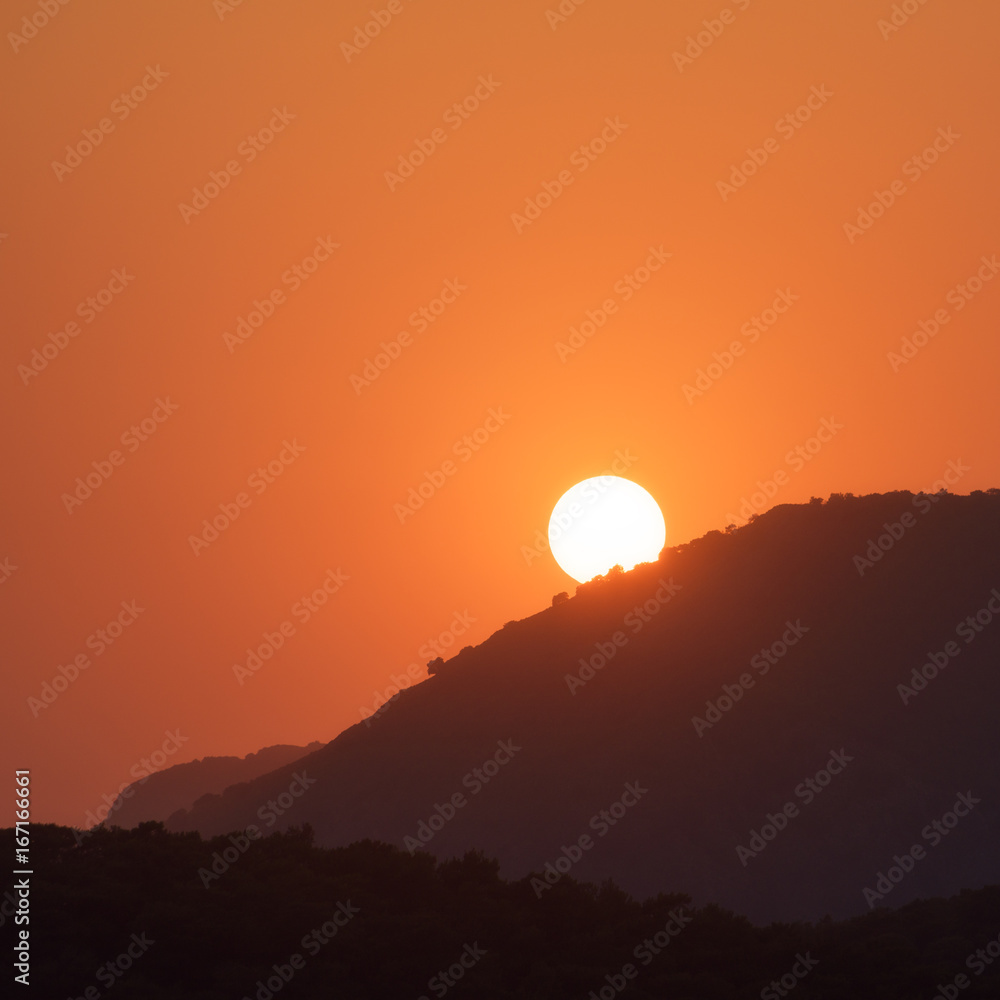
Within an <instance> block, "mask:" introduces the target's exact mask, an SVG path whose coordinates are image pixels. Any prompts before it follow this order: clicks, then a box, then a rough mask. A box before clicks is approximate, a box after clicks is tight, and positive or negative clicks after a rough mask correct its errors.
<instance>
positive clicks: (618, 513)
mask: <svg viewBox="0 0 1000 1000" xmlns="http://www.w3.org/2000/svg"><path fill="white" fill-rule="evenodd" d="M666 538H667V528H666V524H665V522H664V520H663V514H662V513H661V512H660V508H659V506H658V505H657V503H656V501H655V500H654V499H653V498H652V496H650V494H649V493H648V492H647V491H646V490H644V489H643V488H642V487H641V486H639V484H638V483H633V482H632V481H631V480H629V479H622V478H621V477H620V476H597V477H596V478H594V479H585V480H583V482H580V483H577V484H576V486H573V487H572V488H571V489H568V490H567V491H566V492H565V493H564V494H563V495H562V496H561V497H560V498H559V501H558V503H557V504H556V505H555V508H554V509H553V511H552V516H551V518H550V519H549V547H550V549H551V550H552V555H553V556H554V557H555V560H556V562H557V563H558V564H559V565H560V566H561V567H562V569H564V570H565V571H566V572H567V573H568V574H569V575H570V576H571V577H573V578H574V579H575V580H577V581H579V582H580V583H583V582H584V581H586V580H591V579H593V578H594V577H595V576H598V575H599V574H602V573H606V572H607V571H608V570H609V569H611V567H612V566H614V565H615V564H620V565H621V567H622V568H623V569H626V570H629V569H632V567H633V566H635V565H636V564H637V563H641V562H653V561H655V560H656V558H657V557H658V556H659V554H660V551H661V550H662V548H663V545H664V543H665V542H666Z"/></svg>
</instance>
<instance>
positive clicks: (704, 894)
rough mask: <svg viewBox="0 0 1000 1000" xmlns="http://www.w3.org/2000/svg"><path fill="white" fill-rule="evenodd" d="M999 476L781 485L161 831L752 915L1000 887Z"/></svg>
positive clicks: (858, 907) (811, 912)
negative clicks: (388, 853) (827, 488)
mask: <svg viewBox="0 0 1000 1000" xmlns="http://www.w3.org/2000/svg"><path fill="white" fill-rule="evenodd" d="M998 654H1000V491H997V490H991V491H989V492H988V493H982V492H978V491H977V492H976V493H973V494H972V495H970V496H954V495H949V494H945V493H941V494H934V495H928V494H916V495H914V494H911V493H908V492H897V493H890V494H884V495H871V496H866V497H852V496H850V495H847V496H841V495H836V494H835V495H834V496H832V497H831V498H830V499H829V500H828V501H826V502H822V501H820V500H818V499H816V500H814V501H813V502H812V503H809V504H802V505H787V504H786V505H781V506H778V507H775V508H773V509H772V510H770V511H768V512H767V513H766V514H764V515H762V516H760V517H757V518H755V519H754V520H752V521H751V522H750V523H748V524H746V525H745V526H743V527H741V528H731V529H730V530H728V531H727V533H725V534H723V533H721V532H718V531H713V532H709V533H708V534H707V535H706V536H704V537H703V538H700V539H697V540H695V541H693V542H691V543H689V544H686V545H680V546H677V547H674V548H669V549H665V550H664V552H663V553H662V555H661V557H660V560H659V561H658V562H657V563H655V564H647V565H644V566H640V567H637V568H636V569H635V570H633V571H632V572H629V573H624V574H622V573H619V574H614V573H612V574H609V575H608V577H607V578H605V579H602V580H597V581H593V582H591V583H589V584H585V585H583V586H581V587H579V588H577V594H576V596H575V597H573V598H571V599H569V600H566V601H562V602H561V603H554V604H553V606H552V607H550V608H547V609H546V610H544V611H542V612H540V613H538V614H536V615H534V616H532V617H530V618H527V619H525V620H523V621H519V622H508V624H507V625H506V626H504V628H502V629H501V630H500V631H498V632H496V633H494V634H493V635H492V636H491V637H490V638H489V639H487V640H486V641H485V642H483V643H482V644H481V645H479V646H477V647H475V648H469V649H466V650H463V651H462V652H461V653H460V654H459V655H457V656H455V657H454V658H452V659H451V660H449V661H447V662H446V663H444V664H443V665H441V666H440V667H439V669H438V672H437V673H436V674H435V676H433V677H431V678H430V679H429V680H428V681H426V682H424V683H421V684H419V685H416V686H414V687H413V688H411V689H409V690H407V691H405V692H403V694H402V695H400V696H399V698H398V699H397V700H396V701H394V702H393V703H390V705H389V706H388V708H386V709H385V710H384V712H383V713H382V714H381V715H379V716H377V717H375V718H372V719H369V720H367V724H366V723H359V724H358V725H355V726H353V727H351V728H350V729H348V730H347V731H345V732H344V733H342V734H341V735H340V736H339V737H338V738H337V739H336V740H334V741H333V742H332V743H330V744H328V745H326V746H324V747H322V748H321V749H319V750H317V751H316V752H315V753H312V754H311V755H309V756H308V757H305V758H303V759H301V760H299V761H296V762H295V763H294V764H289V765H285V766H282V767H279V768H277V769H275V770H273V771H272V772H270V773H269V774H265V775H262V776H261V777H259V778H256V779H255V780H253V781H250V782H249V783H245V784H241V785H238V786H235V787H230V788H228V789H227V790H226V791H225V792H223V794H221V795H212V796H207V797H205V798H203V799H201V800H200V801H198V802H197V803H196V804H195V805H194V807H193V808H191V809H188V810H187V811H185V812H184V813H182V814H177V815H175V816H173V817H172V818H171V819H170V821H169V822H168V826H169V827H170V828H172V829H174V830H178V831H182V830H199V831H200V832H201V833H202V834H203V835H216V834H220V833H226V832H229V831H235V830H243V829H244V828H248V827H249V833H250V837H251V838H252V837H253V836H254V835H255V834H256V833H258V832H259V833H262V834H266V833H269V832H271V831H272V830H274V829H285V828H287V827H289V826H291V825H298V824H302V823H306V822H308V823H310V824H311V825H312V827H313V828H314V829H315V834H316V839H317V843H319V844H322V845H325V846H339V845H346V844H349V843H351V842H353V841H357V840H359V839H361V838H366V837H370V838H375V839H378V840H383V841H388V842H390V843H393V844H396V845H398V846H401V847H404V848H408V849H412V850H415V849H418V848H419V849H421V850H426V851H430V852H432V853H434V854H437V855H439V856H441V857H450V856H456V855H461V854H462V853H464V852H465V851H466V850H468V849H473V848H476V849H481V850H482V851H484V852H485V853H486V854H487V855H488V856H492V857H496V858H498V859H499V861H500V864H501V873H502V874H503V875H504V876H506V877H514V878H516V877H520V876H522V875H524V874H525V873H527V872H529V871H534V872H537V873H539V877H538V878H537V879H536V880H535V882H534V883H533V884H534V887H535V891H536V894H539V895H544V894H546V893H547V892H548V888H547V887H548V886H550V885H552V884H555V883H556V882H558V880H559V879H560V877H561V876H562V875H564V874H567V873H568V874H572V876H573V877H574V878H579V879H587V880H591V881H596V880H600V879H603V878H607V877H611V878H613V879H614V880H615V881H616V882H617V883H618V884H619V885H620V886H622V887H623V888H624V889H625V890H626V891H628V892H631V893H633V894H635V895H636V896H647V895H650V894H653V893H656V892H658V891H665V892H684V893H689V894H690V895H691V896H692V897H693V898H694V900H695V901H696V903H697V904H699V905H700V904H703V903H706V902H716V903H720V904H722V905H724V906H726V907H729V908H731V909H733V910H735V911H737V912H741V913H745V914H747V915H748V916H749V917H750V918H751V919H754V920H757V921H768V920H791V919H798V918H805V919H813V918H819V917H822V916H823V915H824V914H826V913H830V914H831V915H833V916H836V917H841V916H847V915H851V914H856V913H861V912H865V911H867V910H868V908H869V907H870V906H874V905H883V906H898V905H900V904H902V903H904V902H906V901H908V900H912V899H914V898H917V897H926V896H944V895H949V894H952V893H955V892H957V891H959V890H961V889H963V888H978V887H980V886H983V885H985V884H988V883H996V882H1000V852H998V851H997V849H996V844H997V833H998V818H1000V768H998V767H997V762H998V759H1000V754H998V751H1000V726H998V725H997V721H996V720H997V708H998V704H1000V672H998V659H1000V657H998Z"/></svg>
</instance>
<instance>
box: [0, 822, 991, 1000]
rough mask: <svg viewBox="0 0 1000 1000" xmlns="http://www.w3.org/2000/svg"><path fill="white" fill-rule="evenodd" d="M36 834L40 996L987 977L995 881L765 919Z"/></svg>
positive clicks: (114, 836) (342, 851) (452, 874)
mask: <svg viewBox="0 0 1000 1000" xmlns="http://www.w3.org/2000/svg"><path fill="white" fill-rule="evenodd" d="M4 833H5V834H6V836H5V837H4V838H3V843H4V844H10V842H11V840H12V836H11V834H12V831H10V830H6V831H4ZM32 851H33V860H34V867H35V875H34V876H33V879H32V889H31V899H32V931H31V949H32V955H33V956H34V959H33V969H34V971H33V975H32V981H31V985H32V986H33V987H34V988H35V991H36V992H37V994H38V995H39V996H44V997H51V998H61V997H67V996H68V997H87V998H88V1000H92V998H94V997H102V996H106V995H109V991H110V990H112V989H113V993H110V995H111V996H114V997H116V998H118V1000H131V998H136V1000H177V998H181V997H183V998H186V1000H234V998H238V997H244V998H248V1000H249V998H256V1000H273V998H275V997H279V998H281V1000H285V998H287V1000H295V998H307V1000H316V998H320V997H345V998H346V997H350V998H352V1000H399V998H415V1000H416V998H420V997H425V998H426V997H432V996H434V997H442V996H444V995H445V994H446V993H447V995H448V996H449V997H453V998H455V1000H461V998H473V1000H514V998H517V1000H522V998H523V1000H528V998H531V1000H576V998H584V997H594V996H598V997H601V998H604V1000H606V998H613V997H615V996H617V995H618V994H620V993H622V991H623V990H625V991H627V992H625V994H624V995H625V996H626V997H628V998H634V1000H654V998H655V1000H660V998H664V997H675V998H688V1000H744V998H747V997H758V996H759V997H762V998H763V1000H775V998H777V997H782V996H786V995H788V994H789V992H790V991H792V990H794V994H793V995H794V997H795V998H796V1000H820V998H822V1000H914V998H926V1000H930V998H931V997H932V996H933V995H934V991H935V990H936V989H937V987H938V985H939V984H941V985H948V986H949V987H950V988H952V989H958V990H959V992H957V993H950V994H948V995H949V996H953V997H954V996H959V995H960V996H961V997H962V998H963V1000H965V998H968V1000H984V998H995V997H997V996H998V995H1000V963H996V962H994V960H993V956H995V955H996V954H997V951H998V943H997V942H998V937H997V936H998V932H1000V888H998V887H996V886H994V887H990V888H988V889H981V890H979V891H976V892H963V893H962V894H961V895H960V896H957V897H955V898H952V899H948V900H930V901H923V902H919V903H911V904H910V905H908V906H906V907H904V908H903V909H900V910H896V911H890V910H885V909H882V910H879V911H877V912H875V913H872V914H867V915H865V916H863V917H858V918H854V919H852V920H850V921H847V922H844V923H834V922H832V921H822V922H820V923H819V924H815V925H811V924H778V925H772V926H769V927H763V928H761V927H755V926H753V925H751V924H750V923H749V922H748V921H747V920H746V919H744V918H743V917H739V916H736V915H734V914H732V913H729V912H727V911H725V910H722V909H719V908H718V907H714V906H700V907H693V906H691V905H690V904H691V901H690V900H689V899H688V898H687V897H685V896H683V895H658V896H656V897H655V898H653V899H647V900H645V901H643V902H638V901H636V900H633V899H630V898H629V897H628V896H626V895H625V893H623V892H621V891H620V890H619V889H617V888H615V887H614V886H613V885H612V884H610V883H607V884H605V885H602V886H600V887H597V886H594V885H588V884H583V883H580V882H578V881H576V880H574V879H573V878H571V877H565V878H563V879H562V880H560V881H559V883H558V884H557V885H555V887H554V888H553V889H552V890H551V892H546V893H543V894H542V896H541V897H540V898H539V897H538V896H537V894H536V893H535V891H534V889H533V886H532V879H530V878H526V879H524V880H521V881H513V882H512V881H506V880H504V879H502V878H500V877H499V876H498V871H497V867H498V866H497V864H496V862H494V861H491V860H489V859H487V858H486V857H484V856H483V855H481V854H476V853H470V854H468V855H466V856H464V857H463V858H462V859H460V860H453V861H448V862H442V863H435V860H434V859H433V858H432V857H431V856H430V855H427V854H424V853H419V852H418V853H416V854H415V855H414V856H412V857H411V856H410V855H409V853H408V852H406V851H403V850H400V849H398V848H393V847H391V846H390V845H387V844H379V843H374V842H372V841H366V842H362V843H357V844H352V845H351V846H349V847H344V848H337V849H332V850H322V849H317V848H316V847H314V846H312V845H311V831H309V830H291V831H287V832H285V833H281V834H273V835H271V836H270V837H268V838H266V839H262V840H256V841H253V842H244V840H242V839H241V838H239V837H220V838H217V839H215V840H210V841H203V840H202V839H201V838H200V837H199V835H198V834H169V833H167V832H165V831H164V829H163V827H162V825H160V824H153V823H148V824H144V825H142V826H141V827H139V828H138V829H137V830H133V831H122V830H113V831H108V830H103V829H101V830H97V831H95V833H94V834H93V835H92V836H90V837H87V838H85V839H84V840H83V841H82V843H80V844H79V845H78V844H77V843H76V838H75V837H74V832H73V831H72V830H69V829H66V828H64V827H55V826H35V827H33V829H32ZM541 874H542V873H538V875H539V877H540V876H541ZM7 912H9V911H7V910H4V913H5V914H6V913H7ZM7 919H8V918H7V917H6V916H5V915H0V924H3V923H4V922H5V921H6V920H7ZM991 949H992V950H991ZM959 977H965V980H964V982H962V980H960V979H959ZM958 982H962V986H961V987H956V986H954V984H955V983H958Z"/></svg>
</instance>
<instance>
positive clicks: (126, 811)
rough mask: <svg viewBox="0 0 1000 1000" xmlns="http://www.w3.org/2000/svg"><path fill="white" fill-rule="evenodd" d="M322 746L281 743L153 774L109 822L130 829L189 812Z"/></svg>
mask: <svg viewBox="0 0 1000 1000" xmlns="http://www.w3.org/2000/svg"><path fill="white" fill-rule="evenodd" d="M322 745H323V744H322V743H320V742H319V741H318V740H317V741H315V742H313V743H310V744H309V745H308V746H305V747H296V746H290V745H288V744H279V745H278V746H273V747H265V748H264V749H263V750H258V751H257V752H256V753H248V754H247V755H246V756H245V757H203V758H201V759H199V760H192V761H188V762H187V763H186V764H175V765H174V766H173V767H168V768H164V769H163V770H162V771H154V772H153V773H152V774H149V775H147V776H146V777H143V778H140V779H139V780H138V781H134V782H133V783H132V784H131V785H129V786H128V788H126V789H125V790H124V791H123V792H122V793H121V794H120V795H119V796H118V797H117V798H116V799H115V802H114V805H112V807H111V812H110V815H109V816H108V819H107V822H108V823H109V824H114V825H116V826H121V827H131V826H137V825H138V824H139V823H143V822H146V821H147V820H166V819H167V818H168V817H169V816H171V815H172V814H173V813H175V812H177V811H178V810H181V809H190V808H191V806H192V805H194V803H195V802H196V801H197V800H198V799H200V798H201V797H202V796H203V795H208V794H210V793H213V792H221V791H222V790H223V789H225V788H228V787H229V786H230V785H236V784H239V783H240V782H241V781H252V780H253V779H254V778H257V777H259V776H260V775H262V774H266V773H267V772H268V771H273V770H274V769H275V768H278V767H284V766H285V765H286V764H291V763H294V762H295V761H297V760H299V759H300V758H302V757H304V756H305V755H306V754H309V753H313V752H314V751H315V750H318V749H319V748H320V747H321V746H322Z"/></svg>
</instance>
